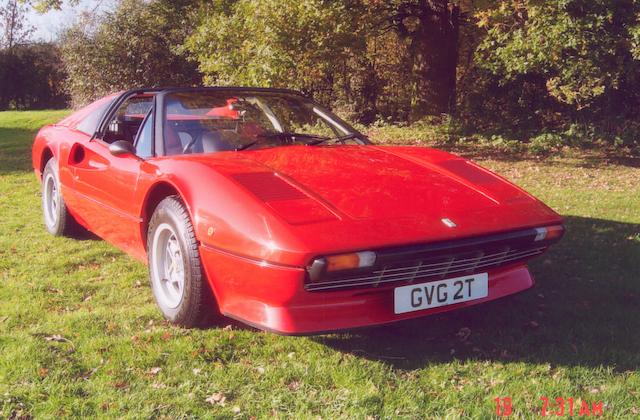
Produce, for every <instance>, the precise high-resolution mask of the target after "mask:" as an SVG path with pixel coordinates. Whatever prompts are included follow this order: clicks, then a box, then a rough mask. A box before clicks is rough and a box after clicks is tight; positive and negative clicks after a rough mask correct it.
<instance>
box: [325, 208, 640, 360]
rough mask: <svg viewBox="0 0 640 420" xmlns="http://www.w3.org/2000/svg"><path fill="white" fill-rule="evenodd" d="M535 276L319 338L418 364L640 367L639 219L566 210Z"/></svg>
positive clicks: (375, 356) (340, 347)
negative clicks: (429, 312)
mask: <svg viewBox="0 0 640 420" xmlns="http://www.w3.org/2000/svg"><path fill="white" fill-rule="evenodd" d="M567 228H568V231H567V234H566V236H565V238H564V239H563V241H562V242H561V243H560V244H558V245H556V246H555V248H553V249H552V250H551V251H550V252H549V253H547V254H545V255H544V256H543V257H541V258H539V259H538V260H535V261H533V262H532V264H531V271H532V272H533V274H534V275H535V277H536V279H537V284H536V286H535V287H534V288H533V289H532V290H529V291H527V292H524V293H522V294H520V295H516V296H513V297H510V298H506V299H502V300H499V301H495V302H492V303H488V304H485V305H479V306H477V307H473V308H469V309H465V310H461V311H456V312H452V313H449V314H445V315H438V316H433V317H427V318H422V319H418V320H413V321H407V322H402V323H399V324H392V325H390V326H384V327H376V328H370V329H366V330H359V331H357V332H352V333H348V334H339V335H328V336H322V337H315V338H314V340H316V341H318V342H320V343H323V344H324V345H327V346H330V347H332V348H335V349H337V350H339V351H342V352H345V353H351V354H354V355H357V356H360V357H364V358H367V359H372V360H379V361H383V362H385V363H388V364H390V365H392V366H394V367H396V368H400V369H415V368H419V367H424V366H428V365H429V364H432V363H442V362H448V361H452V360H454V359H459V360H465V359H475V360H492V361H504V362H513V361H523V362H532V363H550V364H552V365H567V366H572V365H587V366H600V365H603V366H607V367H611V368H612V369H614V370H616V371H625V370H635V369H637V368H639V367H640V353H639V352H638V349H639V348H640V335H639V334H638V331H640V316H639V315H640V312H639V311H640V225H638V224H627V223H618V222H612V221H608V220H599V219H590V218H582V217H568V218H567Z"/></svg>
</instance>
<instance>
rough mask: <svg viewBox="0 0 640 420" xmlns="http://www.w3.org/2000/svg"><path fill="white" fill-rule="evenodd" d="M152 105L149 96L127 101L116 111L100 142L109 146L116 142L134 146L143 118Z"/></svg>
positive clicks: (151, 97) (145, 95) (137, 96)
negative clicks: (120, 141) (123, 141)
mask: <svg viewBox="0 0 640 420" xmlns="http://www.w3.org/2000/svg"><path fill="white" fill-rule="evenodd" d="M152 105H153V95H150V94H142V95H136V96H134V97H131V98H129V99H127V100H126V101H125V102H124V103H123V104H122V105H121V106H120V108H118V111H116V114H115V116H114V118H113V120H112V121H111V122H110V123H109V126H108V127H107V130H106V132H105V135H104V137H103V138H102V140H103V141H105V142H106V143H109V144H111V143H113V142H114V141H118V140H125V141H128V142H129V143H131V144H134V142H135V140H136V136H137V134H138V131H139V130H140V126H141V125H142V122H143V121H144V117H145V116H146V115H147V113H148V112H149V110H150V109H151V106H152Z"/></svg>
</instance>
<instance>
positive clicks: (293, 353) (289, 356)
mask: <svg viewBox="0 0 640 420" xmlns="http://www.w3.org/2000/svg"><path fill="white" fill-rule="evenodd" d="M295 355H296V353H295V352H293V351H292V352H291V353H289V354H287V357H288V358H289V359H293V356H295Z"/></svg>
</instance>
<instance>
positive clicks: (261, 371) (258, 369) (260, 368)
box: [256, 366, 264, 375]
mask: <svg viewBox="0 0 640 420" xmlns="http://www.w3.org/2000/svg"><path fill="white" fill-rule="evenodd" d="M256 371H257V372H258V373H259V374H260V375H262V374H264V368H263V367H262V366H258V367H257V368H256Z"/></svg>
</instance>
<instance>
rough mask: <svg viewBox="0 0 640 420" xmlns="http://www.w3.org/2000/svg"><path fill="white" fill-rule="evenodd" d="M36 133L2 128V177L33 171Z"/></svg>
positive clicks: (0, 154) (0, 164) (0, 151)
mask: <svg viewBox="0 0 640 420" xmlns="http://www.w3.org/2000/svg"><path fill="white" fill-rule="evenodd" d="M34 137H35V132H34V131H32V130H25V129H21V128H6V127H0V175H6V174H9V173H12V172H28V171H31V169H32V168H31V145H32V144H33V138H34Z"/></svg>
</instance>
